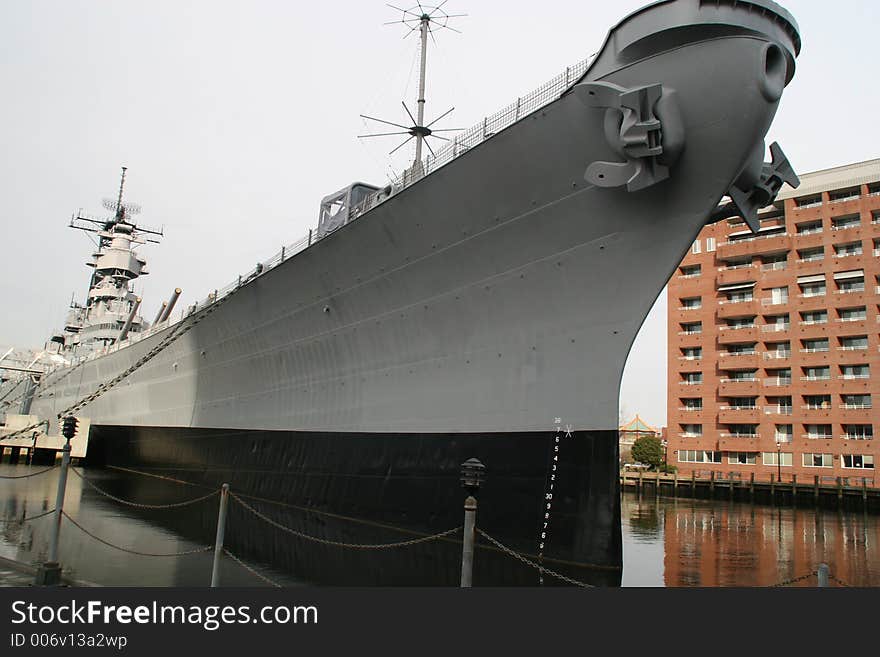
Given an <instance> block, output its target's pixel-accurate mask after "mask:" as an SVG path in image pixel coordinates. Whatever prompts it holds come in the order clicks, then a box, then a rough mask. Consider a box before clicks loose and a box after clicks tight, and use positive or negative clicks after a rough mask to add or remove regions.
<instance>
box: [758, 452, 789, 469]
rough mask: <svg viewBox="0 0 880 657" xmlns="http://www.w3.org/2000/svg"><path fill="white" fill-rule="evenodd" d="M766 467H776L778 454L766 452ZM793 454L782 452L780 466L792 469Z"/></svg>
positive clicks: (764, 460)
mask: <svg viewBox="0 0 880 657" xmlns="http://www.w3.org/2000/svg"><path fill="white" fill-rule="evenodd" d="M762 457H763V462H764V465H776V452H764V453H763V455H762ZM791 457H792V453H791V452H780V453H779V465H781V466H782V467H791V464H792V458H791Z"/></svg>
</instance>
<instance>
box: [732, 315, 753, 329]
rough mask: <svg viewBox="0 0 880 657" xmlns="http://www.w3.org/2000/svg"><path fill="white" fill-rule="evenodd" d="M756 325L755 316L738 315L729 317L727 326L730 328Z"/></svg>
mask: <svg viewBox="0 0 880 657" xmlns="http://www.w3.org/2000/svg"><path fill="white" fill-rule="evenodd" d="M754 325H755V318H754V317H736V318H734V319H728V320H727V324H726V327H727V328H729V329H738V328H752V327H753V326H754Z"/></svg>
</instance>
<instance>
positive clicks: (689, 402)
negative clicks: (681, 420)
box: [681, 397, 703, 411]
mask: <svg viewBox="0 0 880 657" xmlns="http://www.w3.org/2000/svg"><path fill="white" fill-rule="evenodd" d="M681 403H682V407H681V410H683V411H702V410H703V400H702V398H701V397H682V398H681Z"/></svg>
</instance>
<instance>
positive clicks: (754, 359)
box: [718, 351, 759, 370]
mask: <svg viewBox="0 0 880 657" xmlns="http://www.w3.org/2000/svg"><path fill="white" fill-rule="evenodd" d="M758 366H759V364H758V354H757V353H755V352H754V351H753V352H751V353H746V352H743V353H738V354H737V353H733V354H731V353H727V352H724V351H722V352H719V353H718V367H719V368H721V369H748V370H754V369H757V368H758Z"/></svg>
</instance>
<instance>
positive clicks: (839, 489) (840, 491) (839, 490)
mask: <svg viewBox="0 0 880 657" xmlns="http://www.w3.org/2000/svg"><path fill="white" fill-rule="evenodd" d="M842 504H843V485H842V484H841V481H840V477H838V478H837V508H838V509H839V508H840V507H841V505H842Z"/></svg>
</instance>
